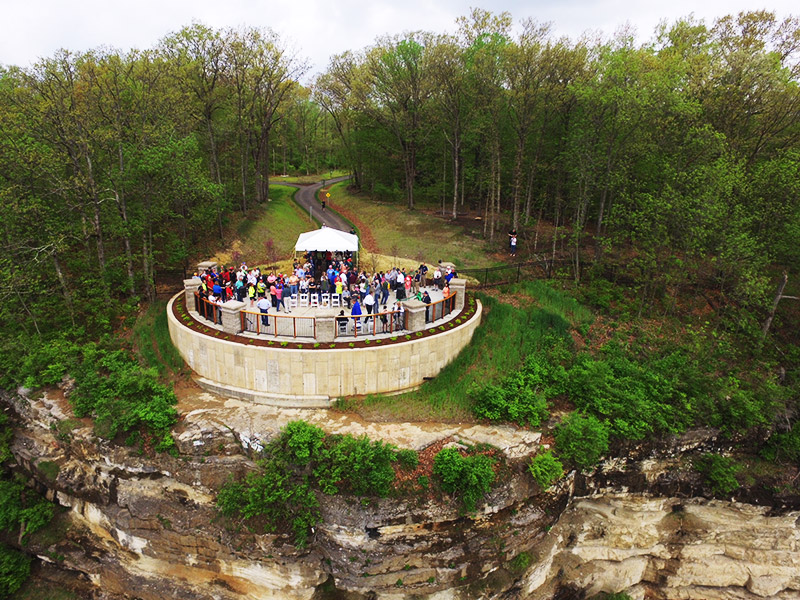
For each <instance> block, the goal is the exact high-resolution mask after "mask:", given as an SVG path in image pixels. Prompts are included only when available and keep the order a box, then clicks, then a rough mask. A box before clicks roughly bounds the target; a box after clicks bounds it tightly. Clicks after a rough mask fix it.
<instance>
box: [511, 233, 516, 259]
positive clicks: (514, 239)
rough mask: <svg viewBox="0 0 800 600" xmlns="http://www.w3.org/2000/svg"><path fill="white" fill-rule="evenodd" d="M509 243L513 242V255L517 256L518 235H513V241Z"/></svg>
mask: <svg viewBox="0 0 800 600" xmlns="http://www.w3.org/2000/svg"><path fill="white" fill-rule="evenodd" d="M509 244H511V256H516V255H517V236H515V235H512V236H511V241H510V242H509Z"/></svg>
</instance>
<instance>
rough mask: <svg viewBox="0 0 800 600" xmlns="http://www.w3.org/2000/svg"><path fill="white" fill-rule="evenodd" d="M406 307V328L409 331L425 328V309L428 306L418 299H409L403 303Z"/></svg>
mask: <svg viewBox="0 0 800 600" xmlns="http://www.w3.org/2000/svg"><path fill="white" fill-rule="evenodd" d="M403 304H404V305H405V309H406V311H405V312H406V323H407V325H406V328H407V329H408V330H409V331H411V332H415V331H422V330H423V329H425V327H426V325H427V323H425V310H426V309H427V308H428V307H429V306H430V305H428V304H425V303H424V302H420V301H419V300H409V301H407V302H404V303H403Z"/></svg>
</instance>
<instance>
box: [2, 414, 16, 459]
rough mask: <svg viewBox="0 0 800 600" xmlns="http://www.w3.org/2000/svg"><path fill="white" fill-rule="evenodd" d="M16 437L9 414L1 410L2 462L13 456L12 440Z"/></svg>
mask: <svg viewBox="0 0 800 600" xmlns="http://www.w3.org/2000/svg"><path fill="white" fill-rule="evenodd" d="M13 439H14V429H13V427H12V426H11V424H10V423H9V422H8V415H6V414H5V413H1V412H0V463H4V462H5V461H7V460H10V459H11V458H12V454H11V440H13Z"/></svg>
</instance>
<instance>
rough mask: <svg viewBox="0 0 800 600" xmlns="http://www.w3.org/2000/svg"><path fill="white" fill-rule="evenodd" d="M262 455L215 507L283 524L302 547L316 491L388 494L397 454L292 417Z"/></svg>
mask: <svg viewBox="0 0 800 600" xmlns="http://www.w3.org/2000/svg"><path fill="white" fill-rule="evenodd" d="M411 452H413V451H411ZM414 454H415V455H416V453H414ZM262 455H263V458H262V459H261V460H260V461H259V467H260V471H259V472H258V473H250V474H248V475H247V476H246V477H245V479H244V480H242V481H236V480H233V479H231V480H230V481H228V482H227V483H226V484H225V485H224V486H223V487H222V488H221V489H220V491H219V494H218V495H217V508H218V509H219V511H220V513H221V514H223V515H224V516H226V517H230V518H234V517H237V518H240V519H242V520H245V521H251V522H253V523H257V524H260V525H261V526H263V528H264V529H266V530H267V531H272V532H274V531H280V530H283V529H285V528H288V529H290V530H291V532H292V535H293V538H294V540H295V543H296V544H297V545H299V546H304V545H305V544H306V543H307V542H308V534H309V531H310V529H311V527H313V526H314V525H315V524H316V523H318V522H319V519H320V512H319V502H318V500H317V497H316V494H315V490H320V491H321V492H323V493H326V494H336V493H339V492H350V493H352V494H354V495H356V496H387V495H388V494H389V493H390V492H391V490H392V482H393V481H394V469H393V468H392V463H393V462H394V461H395V460H397V455H398V453H397V452H396V449H395V448H394V446H392V445H391V444H387V443H385V442H383V441H380V440H378V441H370V440H369V439H368V438H367V437H366V436H362V437H358V438H356V437H354V436H352V435H349V434H348V435H331V436H326V435H325V433H324V432H323V431H322V430H321V429H320V428H319V427H317V426H315V425H311V424H309V423H306V422H305V421H292V422H290V423H288V424H287V425H286V426H285V427H284V428H283V430H282V431H281V434H280V435H279V436H278V437H277V438H276V439H275V440H273V441H272V442H270V443H269V444H267V446H265V447H264V449H263V453H262ZM404 460H406V461H409V460H410V458H409V457H408V456H406V458H405V459H404Z"/></svg>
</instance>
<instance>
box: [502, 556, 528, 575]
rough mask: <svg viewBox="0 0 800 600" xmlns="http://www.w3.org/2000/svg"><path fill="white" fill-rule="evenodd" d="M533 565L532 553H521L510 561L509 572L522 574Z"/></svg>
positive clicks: (508, 564)
mask: <svg viewBox="0 0 800 600" xmlns="http://www.w3.org/2000/svg"><path fill="white" fill-rule="evenodd" d="M531 563H533V555H532V554H531V553H530V552H525V551H523V552H520V553H519V554H517V555H516V556H515V557H514V558H512V559H511V560H510V561H508V563H507V566H508V570H509V571H511V572H512V573H522V572H523V571H525V569H527V568H528V567H530V566H531Z"/></svg>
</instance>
